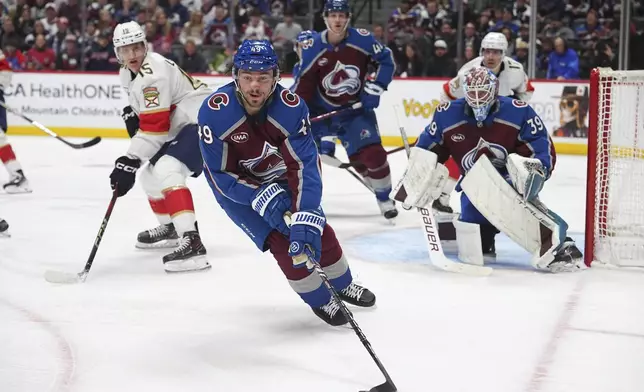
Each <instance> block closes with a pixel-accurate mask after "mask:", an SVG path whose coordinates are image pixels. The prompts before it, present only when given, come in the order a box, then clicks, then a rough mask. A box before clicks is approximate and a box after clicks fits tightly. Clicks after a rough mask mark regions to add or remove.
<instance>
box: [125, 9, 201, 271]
mask: <svg viewBox="0 0 644 392" xmlns="http://www.w3.org/2000/svg"><path fill="white" fill-rule="evenodd" d="M113 43H114V50H115V52H116V56H117V58H118V60H119V62H120V63H121V64H122V67H121V69H120V71H119V77H120V81H121V85H122V86H123V88H124V90H125V91H126V92H127V94H128V102H129V104H130V107H131V112H132V113H133V114H134V116H136V117H138V131H137V130H136V129H135V130H134V132H136V133H135V134H134V136H133V137H132V140H131V143H130V147H129V148H128V150H127V153H126V155H125V156H124V157H122V158H123V159H124V161H123V162H132V160H134V162H148V161H149V162H150V163H149V164H148V165H147V166H146V167H145V168H143V169H142V170H141V173H140V176H139V179H140V181H141V185H142V186H143V189H144V190H145V192H146V194H147V196H148V199H149V203H150V206H151V207H152V210H153V212H154V213H155V214H156V217H157V219H158V221H159V224H160V226H158V227H156V228H154V229H151V230H147V231H144V232H142V233H140V234H139V237H138V242H137V247H140V248H147V247H174V246H177V248H176V249H175V250H174V252H172V253H170V254H168V255H166V256H165V257H164V258H163V262H164V268H165V270H166V271H167V272H181V271H192V270H202V269H208V268H210V264H209V263H208V262H207V260H206V259H205V253H206V251H205V247H204V246H203V244H202V243H201V238H200V236H199V233H198V230H197V225H196V218H195V212H194V205H193V201H192V195H191V193H190V190H189V189H188V188H187V186H186V179H187V177H189V176H191V175H199V174H200V173H201V167H202V161H201V154H200V151H199V145H198V135H197V132H198V131H197V130H198V127H197V125H196V122H197V114H198V111H199V108H200V107H201V104H202V102H203V101H204V99H206V98H207V97H208V96H209V95H210V94H211V93H212V90H211V89H209V88H208V87H207V85H206V84H204V83H201V82H200V81H199V80H196V79H193V78H192V77H190V76H189V75H188V74H187V73H186V72H185V71H183V70H182V69H181V68H180V67H179V66H178V65H176V64H175V63H174V62H172V61H170V60H168V59H166V58H165V57H163V56H161V55H159V54H157V53H153V52H149V51H148V49H147V42H146V39H145V32H144V31H143V29H142V28H141V26H140V25H139V24H138V23H136V22H127V23H122V24H119V25H118V26H116V28H115V29H114V38H113ZM126 109H127V108H126ZM134 116H132V117H134ZM136 117H135V118H136ZM128 121H129V119H127V120H126V124H127V122H128ZM128 131H129V129H128ZM134 132H133V133H134ZM119 159H121V158H119ZM117 162H118V161H117ZM135 170H136V169H135Z"/></svg>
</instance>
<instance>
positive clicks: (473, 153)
mask: <svg viewBox="0 0 644 392" xmlns="http://www.w3.org/2000/svg"><path fill="white" fill-rule="evenodd" d="M481 155H487V157H488V158H490V162H492V165H494V167H496V168H497V169H501V168H504V167H505V162H506V161H507V159H508V150H506V149H505V147H503V146H502V145H500V144H497V143H490V142H488V141H486V140H484V139H479V142H478V144H477V145H476V147H474V148H473V149H471V150H470V151H468V152H467V153H466V154H465V155H463V159H461V167H462V168H463V170H465V171H469V170H470V169H471V168H472V167H473V166H474V163H475V162H476V161H477V160H478V159H479V157H480V156H481Z"/></svg>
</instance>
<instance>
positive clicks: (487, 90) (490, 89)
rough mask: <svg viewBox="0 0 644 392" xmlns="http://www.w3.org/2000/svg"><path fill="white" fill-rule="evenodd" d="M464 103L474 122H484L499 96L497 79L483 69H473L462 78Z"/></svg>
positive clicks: (490, 72)
mask: <svg viewBox="0 0 644 392" xmlns="http://www.w3.org/2000/svg"><path fill="white" fill-rule="evenodd" d="M462 85H463V93H464V96H465V101H466V102H467V104H468V105H469V106H470V107H471V108H472V111H473V112H474V118H476V121H484V120H485V119H486V118H487V115H488V113H489V112H490V108H491V107H492V105H493V104H494V102H495V101H496V97H497V96H498V95H499V79H498V78H497V77H496V75H494V73H493V72H492V71H490V70H489V69H487V68H485V67H474V68H472V69H470V70H469V71H468V72H467V73H466V74H465V75H464V76H463V83H462Z"/></svg>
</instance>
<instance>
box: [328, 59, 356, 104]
mask: <svg viewBox="0 0 644 392" xmlns="http://www.w3.org/2000/svg"><path fill="white" fill-rule="evenodd" d="M361 84H362V82H361V81H360V69H359V68H358V67H356V66H355V65H344V64H342V63H341V62H339V61H338V62H337V63H336V64H335V68H334V69H333V71H331V72H329V73H328V74H327V75H326V76H325V77H324V79H322V87H324V91H325V92H326V95H328V96H329V97H339V96H341V95H343V94H348V95H353V94H356V93H357V92H358V91H359V90H360V85H361Z"/></svg>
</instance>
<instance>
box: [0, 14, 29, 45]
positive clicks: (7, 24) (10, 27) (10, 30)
mask: <svg viewBox="0 0 644 392" xmlns="http://www.w3.org/2000/svg"><path fill="white" fill-rule="evenodd" d="M0 42H2V46H6V45H7V44H11V45H12V46H14V47H16V48H18V47H20V46H21V45H22V42H23V38H22V36H21V35H20V34H19V33H18V32H17V31H16V29H15V26H14V24H13V20H11V18H8V17H7V18H3V21H2V40H1V41H0Z"/></svg>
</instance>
